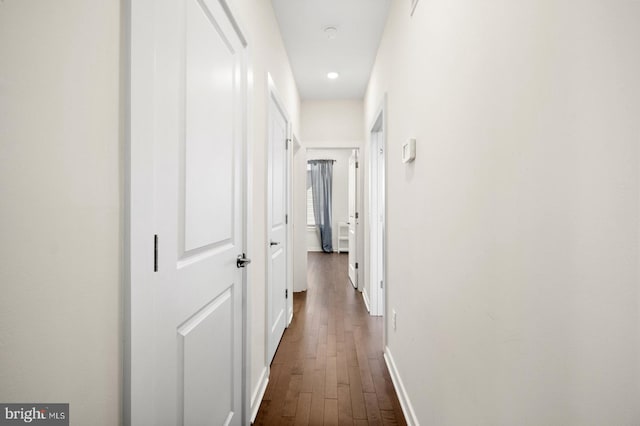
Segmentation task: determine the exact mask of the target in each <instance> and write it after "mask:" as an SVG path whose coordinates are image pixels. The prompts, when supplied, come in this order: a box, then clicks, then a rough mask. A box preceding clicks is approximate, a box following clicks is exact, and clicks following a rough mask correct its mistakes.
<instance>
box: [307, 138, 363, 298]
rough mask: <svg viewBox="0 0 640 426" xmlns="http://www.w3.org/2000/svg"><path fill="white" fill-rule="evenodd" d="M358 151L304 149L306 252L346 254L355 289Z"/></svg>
mask: <svg viewBox="0 0 640 426" xmlns="http://www.w3.org/2000/svg"><path fill="white" fill-rule="evenodd" d="M358 151H359V150H358V149H357V148H312V149H307V187H306V213H307V214H306V222H307V229H306V248H307V252H324V253H338V254H344V255H345V256H347V258H348V261H347V270H348V276H349V280H350V282H351V284H352V285H353V287H354V288H358V281H359V278H358V271H359V263H360V262H359V261H358V256H359V252H360V250H359V247H358V246H359V244H360V235H359V217H360V192H361V191H360V188H359V185H360V179H359V163H358ZM328 174H330V176H328ZM327 184H328V185H330V187H329V189H328V190H327ZM314 190H315V191H316V192H315V194H314Z"/></svg>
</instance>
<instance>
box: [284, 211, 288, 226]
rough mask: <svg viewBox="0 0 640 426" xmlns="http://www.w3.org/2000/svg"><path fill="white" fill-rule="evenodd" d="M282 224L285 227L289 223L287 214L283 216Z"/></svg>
mask: <svg viewBox="0 0 640 426" xmlns="http://www.w3.org/2000/svg"><path fill="white" fill-rule="evenodd" d="M284 223H285V225H287V224H288V223H289V215H288V214H285V215H284Z"/></svg>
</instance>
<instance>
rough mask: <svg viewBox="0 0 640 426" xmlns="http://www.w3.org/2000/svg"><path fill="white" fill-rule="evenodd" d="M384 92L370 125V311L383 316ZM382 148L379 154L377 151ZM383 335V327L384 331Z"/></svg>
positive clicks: (384, 272)
mask: <svg viewBox="0 0 640 426" xmlns="http://www.w3.org/2000/svg"><path fill="white" fill-rule="evenodd" d="M386 116H387V114H386V95H385V97H384V99H383V101H382V103H381V105H380V107H379V108H378V110H377V112H376V114H375V116H374V120H373V122H372V124H371V125H370V126H369V185H368V195H369V214H368V222H369V247H368V248H367V250H368V253H369V286H368V288H369V290H370V292H371V294H368V295H364V294H363V296H365V302H366V301H367V300H366V299H367V296H368V297H369V301H368V302H369V303H368V306H369V313H370V314H371V315H375V316H384V315H385V310H386V309H385V308H386V303H385V301H386V294H387V289H386V287H387V285H386V283H387V277H386V271H387V265H386V258H387V254H386V213H387V212H386V210H387V208H386V175H385V172H386V157H387V155H386V141H387V135H386V133H387V132H386V128H387V123H386ZM379 150H382V153H381V155H379V154H380V151H379ZM384 335H385V336H386V327H385V333H384Z"/></svg>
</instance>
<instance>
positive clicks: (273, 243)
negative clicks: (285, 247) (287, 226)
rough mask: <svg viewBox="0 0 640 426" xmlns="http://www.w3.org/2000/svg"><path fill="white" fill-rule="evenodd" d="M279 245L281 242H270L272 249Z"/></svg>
mask: <svg viewBox="0 0 640 426" xmlns="http://www.w3.org/2000/svg"><path fill="white" fill-rule="evenodd" d="M278 244H280V242H279V241H270V242H269V245H270V246H272V247H273V246H277V245H278Z"/></svg>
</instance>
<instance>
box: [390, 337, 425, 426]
mask: <svg viewBox="0 0 640 426" xmlns="http://www.w3.org/2000/svg"><path fill="white" fill-rule="evenodd" d="M384 361H385V363H386V364H387V369H388V370H389V375H390V376H391V381H392V382H393V387H394V388H395V390H396V394H397V395H398V400H399V401H400V406H401V407H402V413H403V414H404V418H405V420H406V421H407V425H408V426H413V425H416V426H417V425H419V424H420V423H419V422H418V417H416V412H415V411H414V410H413V405H411V400H409V394H408V393H407V390H406V389H405V387H404V383H403V382H402V379H401V378H400V372H399V371H398V367H396V363H395V361H394V360H393V356H392V355H391V350H390V349H389V347H388V346H385V348H384Z"/></svg>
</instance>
